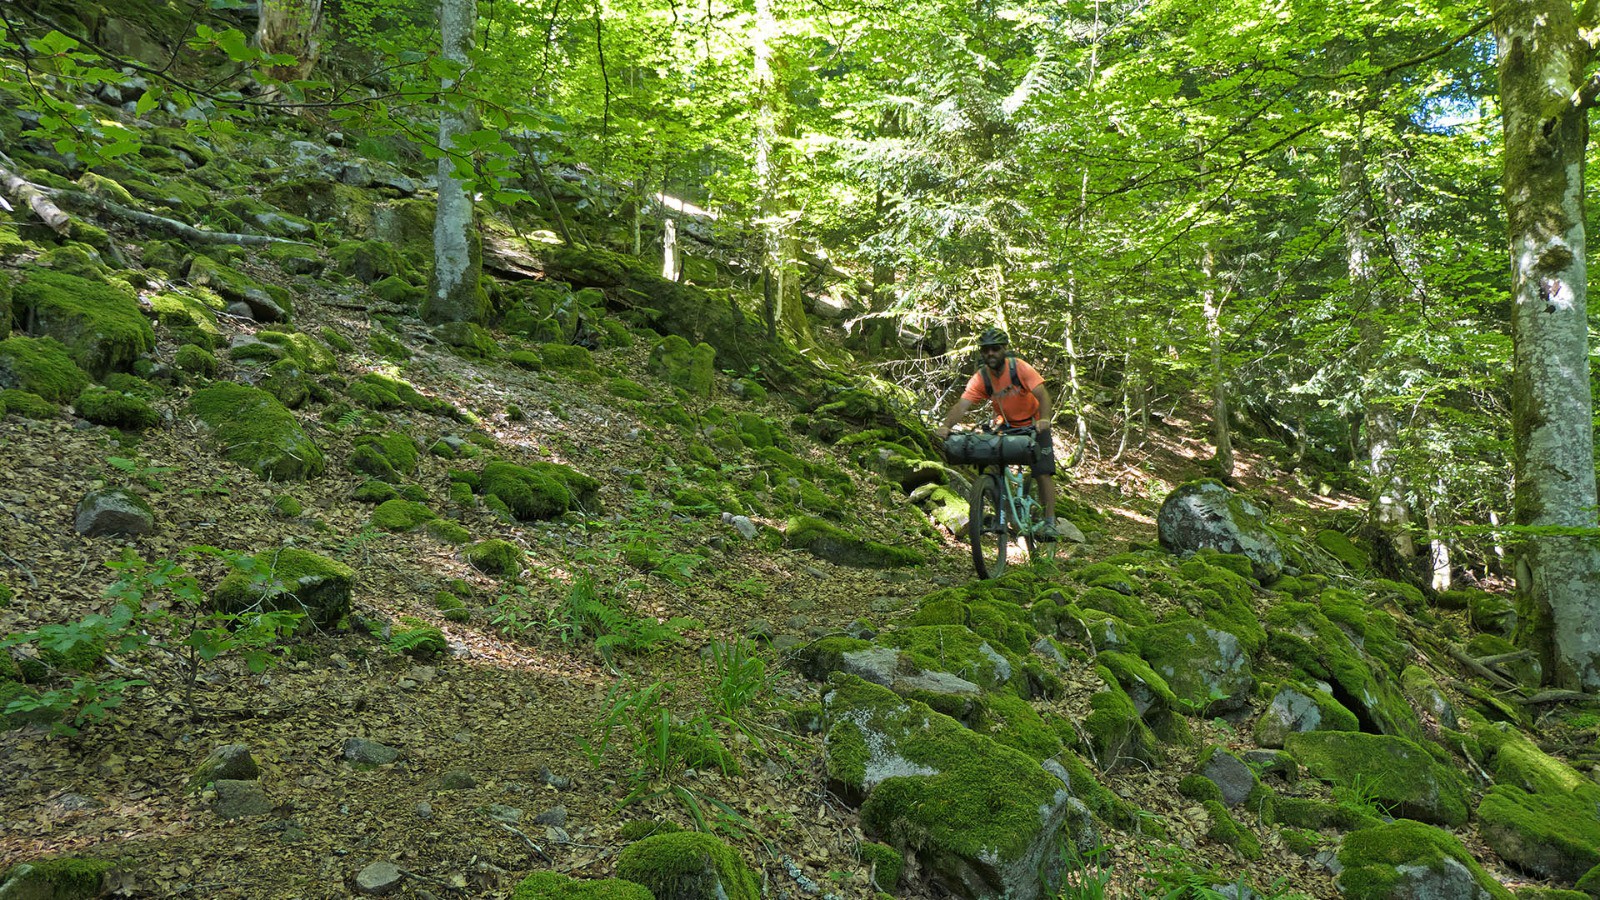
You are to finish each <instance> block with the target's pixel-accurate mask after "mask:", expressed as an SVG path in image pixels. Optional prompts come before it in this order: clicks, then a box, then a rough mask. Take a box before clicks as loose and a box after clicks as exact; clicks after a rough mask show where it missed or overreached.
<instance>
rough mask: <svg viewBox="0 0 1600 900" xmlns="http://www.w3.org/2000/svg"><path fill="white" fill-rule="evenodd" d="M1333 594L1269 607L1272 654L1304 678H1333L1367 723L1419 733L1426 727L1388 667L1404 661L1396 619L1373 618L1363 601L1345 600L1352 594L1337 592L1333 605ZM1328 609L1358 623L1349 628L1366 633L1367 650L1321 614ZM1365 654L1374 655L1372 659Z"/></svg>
mask: <svg viewBox="0 0 1600 900" xmlns="http://www.w3.org/2000/svg"><path fill="white" fill-rule="evenodd" d="M1329 593H1334V592H1332V591H1325V592H1324V599H1325V603H1324V606H1321V607H1319V606H1318V605H1316V604H1311V603H1298V602H1293V601H1284V602H1281V603H1278V604H1276V605H1274V606H1272V607H1271V608H1270V609H1268V610H1267V615H1266V625H1267V650H1268V652H1270V653H1271V654H1272V655H1273V656H1275V657H1277V658H1278V659H1280V660H1283V661H1284V662H1287V663H1289V664H1290V665H1291V666H1294V667H1295V668H1297V669H1299V670H1300V672H1301V673H1303V675H1304V678H1303V679H1302V680H1306V681H1309V680H1312V679H1316V680H1321V681H1331V682H1333V683H1334V684H1335V685H1336V686H1337V687H1338V688H1339V689H1341V690H1342V694H1341V695H1340V696H1341V697H1347V698H1350V701H1353V703H1354V704H1355V705H1353V706H1350V707H1349V708H1350V711H1351V712H1353V713H1355V714H1356V715H1357V716H1358V717H1360V718H1361V719H1362V721H1363V722H1365V723H1370V724H1371V726H1372V727H1375V728H1376V729H1378V730H1381V731H1383V732H1384V733H1385V734H1398V735H1404V736H1407V737H1420V736H1421V734H1422V726H1421V724H1420V723H1419V722H1418V721H1417V716H1416V712H1415V711H1414V710H1412V709H1411V706H1410V704H1409V703H1407V702H1406V700H1405V697H1404V696H1402V695H1401V693H1400V690H1399V687H1398V685H1397V684H1396V683H1395V682H1396V681H1398V679H1397V678H1396V676H1394V674H1393V672H1392V671H1391V670H1390V669H1389V668H1388V667H1387V666H1386V665H1385V660H1386V659H1390V658H1396V657H1398V658H1399V659H1400V660H1402V661H1403V659H1404V653H1403V648H1404V645H1403V644H1402V643H1401V642H1400V641H1398V640H1397V639H1395V638H1394V637H1393V635H1394V620H1393V619H1392V618H1390V617H1389V616H1388V614H1387V613H1384V612H1381V611H1374V612H1373V613H1372V614H1371V616H1370V618H1369V617H1368V615H1367V611H1366V610H1365V609H1363V608H1362V607H1361V606H1360V604H1359V602H1352V601H1350V600H1347V599H1346V598H1347V597H1351V596H1353V595H1348V594H1342V593H1341V594H1336V596H1335V599H1334V600H1333V601H1332V602H1331V603H1329V602H1326V600H1327V598H1326V595H1327V594H1329ZM1325 608H1328V609H1332V610H1334V611H1335V612H1336V613H1337V614H1338V615H1339V616H1340V617H1341V619H1343V620H1344V621H1345V622H1346V623H1355V624H1354V625H1346V626H1345V627H1350V628H1351V629H1352V630H1354V629H1355V627H1356V626H1359V628H1360V629H1361V630H1360V631H1359V632H1356V633H1357V634H1358V635H1359V634H1361V633H1362V632H1365V633H1366V635H1367V636H1366V637H1365V638H1364V644H1365V649H1364V650H1363V649H1358V648H1357V647H1356V644H1355V642H1354V641H1353V640H1352V639H1351V637H1350V634H1349V633H1347V632H1346V630H1345V627H1341V625H1340V624H1335V622H1334V621H1333V619H1332V618H1331V617H1330V615H1328V614H1325V613H1324V612H1323V610H1324V609H1325ZM1374 623H1375V624H1374ZM1367 653H1371V654H1376V656H1375V658H1372V659H1369V658H1367V656H1366V655H1365V654H1367ZM1341 702H1344V701H1341ZM1347 705H1349V704H1348V703H1347Z"/></svg>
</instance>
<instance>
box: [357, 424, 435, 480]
mask: <svg viewBox="0 0 1600 900" xmlns="http://www.w3.org/2000/svg"><path fill="white" fill-rule="evenodd" d="M418 457H419V454H418V453H417V445H416V443H415V442H414V441H413V440H412V439H411V438H410V436H408V435H405V434H402V433H400V432H395V431H388V432H383V433H381V434H367V435H362V436H361V437H358V438H356V446H355V449H354V450H352V451H351V453H350V459H349V461H348V465H349V467H350V469H351V470H352V471H356V472H362V473H365V474H367V475H371V476H372V477H373V478H376V479H378V480H380V481H386V482H388V483H390V484H399V483H400V482H401V481H403V480H404V478H403V476H406V475H410V474H411V473H413V472H415V471H416V470H417V460H418Z"/></svg>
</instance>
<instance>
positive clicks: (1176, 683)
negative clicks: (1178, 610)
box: [1134, 619, 1256, 716]
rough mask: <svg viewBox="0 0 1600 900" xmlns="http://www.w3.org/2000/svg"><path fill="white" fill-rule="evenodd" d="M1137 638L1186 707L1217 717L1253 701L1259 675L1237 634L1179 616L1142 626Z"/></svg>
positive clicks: (1147, 658)
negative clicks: (1253, 692) (1178, 617)
mask: <svg viewBox="0 0 1600 900" xmlns="http://www.w3.org/2000/svg"><path fill="white" fill-rule="evenodd" d="M1134 640H1135V643H1136V644H1137V645H1138V648H1139V655H1140V656H1141V657H1142V658H1143V659H1144V660H1145V661H1146V662H1148V663H1149V664H1150V668H1152V669H1154V670H1155V672H1156V674H1158V675H1160V676H1161V677H1162V678H1163V679H1165V680H1166V682H1167V686H1168V687H1169V688H1171V689H1172V693H1173V694H1174V695H1175V696H1176V697H1177V699H1178V702H1179V704H1180V705H1181V706H1183V707H1184V708H1185V709H1184V711H1186V712H1189V713H1192V714H1195V715H1203V716H1215V715H1220V714H1222V713H1225V712H1231V711H1233V710H1236V709H1239V708H1240V707H1242V706H1244V705H1245V704H1246V703H1247V702H1249V699H1250V695H1251V691H1252V689H1254V687H1255V683H1256V680H1255V674H1254V672H1253V671H1252V670H1251V668H1250V657H1249V655H1248V654H1247V653H1246V652H1245V650H1244V648H1243V646H1241V644H1240V643H1239V639H1238V638H1237V637H1235V636H1234V635H1232V634H1230V633H1228V632H1226V631H1220V630H1218V629H1216V628H1212V627H1211V626H1209V625H1207V624H1206V623H1204V622H1202V621H1200V620H1198V619H1178V620H1176V621H1172V622H1163V623H1161V624H1159V625H1152V626H1150V627H1148V628H1143V629H1140V630H1139V631H1138V632H1137V634H1136V635H1135V638H1134Z"/></svg>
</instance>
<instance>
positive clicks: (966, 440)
mask: <svg viewBox="0 0 1600 900" xmlns="http://www.w3.org/2000/svg"><path fill="white" fill-rule="evenodd" d="M1033 454H1034V443H1033V435H1031V434H984V433H981V432H961V433H959V434H952V435H950V436H949V437H948V438H946V439H945V442H944V455H945V458H946V459H948V460H949V461H950V462H952V463H956V464H959V465H974V466H992V465H995V464H997V463H998V464H1001V465H1007V466H1013V465H1024V464H1028V463H1032V462H1033Z"/></svg>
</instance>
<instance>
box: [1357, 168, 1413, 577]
mask: <svg viewBox="0 0 1600 900" xmlns="http://www.w3.org/2000/svg"><path fill="white" fill-rule="evenodd" d="M1339 187H1340V189H1341V192H1342V193H1343V194H1344V197H1345V225H1344V245H1345V261H1346V271H1347V272H1348V273H1349V276H1350V289H1351V293H1352V295H1353V297H1352V299H1353V301H1354V303H1355V305H1356V308H1357V309H1359V310H1360V314H1359V318H1358V320H1357V321H1358V323H1359V325H1358V327H1359V341H1360V342H1359V344H1358V346H1357V349H1356V370H1357V372H1358V373H1360V374H1359V377H1360V378H1361V388H1360V390H1361V411H1362V422H1363V430H1364V432H1365V438H1366V441H1365V444H1366V446H1365V451H1366V457H1367V476H1368V486H1369V489H1370V490H1371V492H1372V493H1371V495H1370V497H1369V499H1368V504H1367V530H1368V532H1369V533H1370V535H1371V538H1372V542H1373V545H1374V548H1375V552H1374V553H1373V559H1374V561H1375V562H1376V563H1377V566H1378V568H1379V570H1380V571H1382V572H1383V573H1384V574H1385V575H1388V576H1390V577H1393V578H1400V579H1403V580H1406V581H1411V580H1415V579H1416V577H1417V573H1416V571H1415V566H1416V559H1417V547H1416V542H1415V541H1414V540H1413V539H1412V537H1411V525H1412V521H1411V507H1410V506H1409V504H1408V503H1407V502H1406V494H1407V490H1406V482H1405V477H1404V475H1403V474H1402V473H1401V472H1400V470H1399V468H1398V467H1397V466H1396V465H1395V456H1396V453H1397V451H1398V446H1399V443H1400V417H1399V415H1398V413H1397V411H1396V409H1395V405H1394V401H1393V400H1391V399H1390V398H1391V397H1392V395H1393V393H1394V386H1393V385H1392V384H1391V383H1390V382H1391V380H1392V379H1391V377H1390V376H1391V374H1392V370H1393V365H1392V363H1391V360H1392V358H1393V353H1392V351H1391V348H1390V347H1389V345H1388V342H1389V329H1388V325H1387V322H1386V321H1385V317H1386V316H1387V315H1388V314H1389V312H1390V309H1391V307H1392V306H1393V302H1392V298H1391V297H1390V295H1389V292H1388V291H1387V290H1385V289H1384V288H1383V287H1382V286H1381V285H1378V284H1377V283H1376V276H1375V273H1374V271H1373V264H1372V249H1373V235H1372V222H1373V218H1374V215H1373V209H1372V199H1371V195H1370V194H1369V193H1368V191H1367V173H1366V163H1365V160H1364V159H1363V158H1362V152H1361V147H1360V146H1359V145H1358V144H1355V143H1350V144H1345V145H1344V146H1342V147H1340V148H1339Z"/></svg>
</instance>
